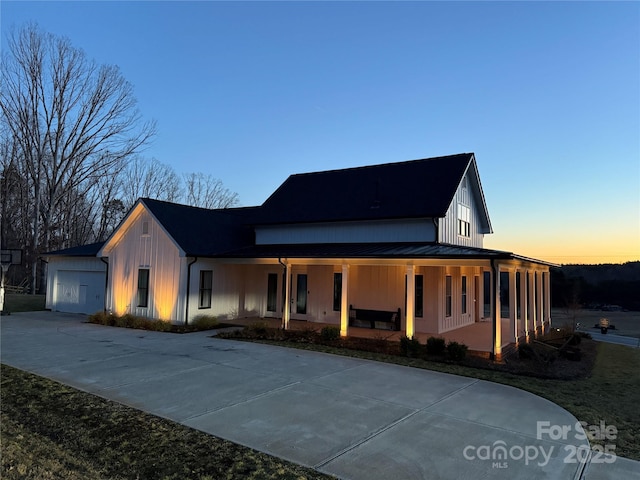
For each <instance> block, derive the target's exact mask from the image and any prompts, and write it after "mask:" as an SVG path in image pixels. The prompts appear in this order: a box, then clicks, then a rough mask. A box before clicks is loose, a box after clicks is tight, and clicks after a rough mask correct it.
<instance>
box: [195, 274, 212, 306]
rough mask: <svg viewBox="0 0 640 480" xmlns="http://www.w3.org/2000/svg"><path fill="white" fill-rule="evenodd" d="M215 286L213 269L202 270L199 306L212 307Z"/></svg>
mask: <svg viewBox="0 0 640 480" xmlns="http://www.w3.org/2000/svg"><path fill="white" fill-rule="evenodd" d="M212 286H213V271H212V270H201V271H200V295H199V301H198V307H199V308H211V290H212Z"/></svg>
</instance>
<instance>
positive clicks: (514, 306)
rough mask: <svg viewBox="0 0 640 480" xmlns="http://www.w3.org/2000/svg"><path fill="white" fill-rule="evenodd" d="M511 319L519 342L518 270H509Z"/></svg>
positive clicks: (514, 335) (514, 333) (514, 334)
mask: <svg viewBox="0 0 640 480" xmlns="http://www.w3.org/2000/svg"><path fill="white" fill-rule="evenodd" d="M509 318H510V319H511V325H513V338H514V340H515V342H516V343H517V342H518V295H517V292H516V270H509Z"/></svg>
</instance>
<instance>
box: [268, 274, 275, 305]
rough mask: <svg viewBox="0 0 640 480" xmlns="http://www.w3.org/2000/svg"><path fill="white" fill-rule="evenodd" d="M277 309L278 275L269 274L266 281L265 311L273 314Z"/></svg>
mask: <svg viewBox="0 0 640 480" xmlns="http://www.w3.org/2000/svg"><path fill="white" fill-rule="evenodd" d="M277 309H278V274H277V273H270V274H269V278H268V279H267V311H268V312H275V311H276V310H277Z"/></svg>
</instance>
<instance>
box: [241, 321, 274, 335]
mask: <svg viewBox="0 0 640 480" xmlns="http://www.w3.org/2000/svg"><path fill="white" fill-rule="evenodd" d="M245 330H246V331H247V332H248V333H249V334H250V335H252V336H254V337H255V338H266V337H267V332H268V331H269V325H268V324H267V322H253V323H251V324H249V325H247V326H246V327H245Z"/></svg>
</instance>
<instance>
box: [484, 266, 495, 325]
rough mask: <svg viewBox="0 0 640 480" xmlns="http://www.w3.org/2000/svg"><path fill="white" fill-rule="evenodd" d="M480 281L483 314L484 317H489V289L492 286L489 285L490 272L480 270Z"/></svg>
mask: <svg viewBox="0 0 640 480" xmlns="http://www.w3.org/2000/svg"><path fill="white" fill-rule="evenodd" d="M482 282H483V287H482V289H483V292H484V295H483V300H484V301H483V309H482V310H483V312H482V313H483V316H484V318H489V317H491V290H493V286H492V285H491V272H482Z"/></svg>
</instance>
